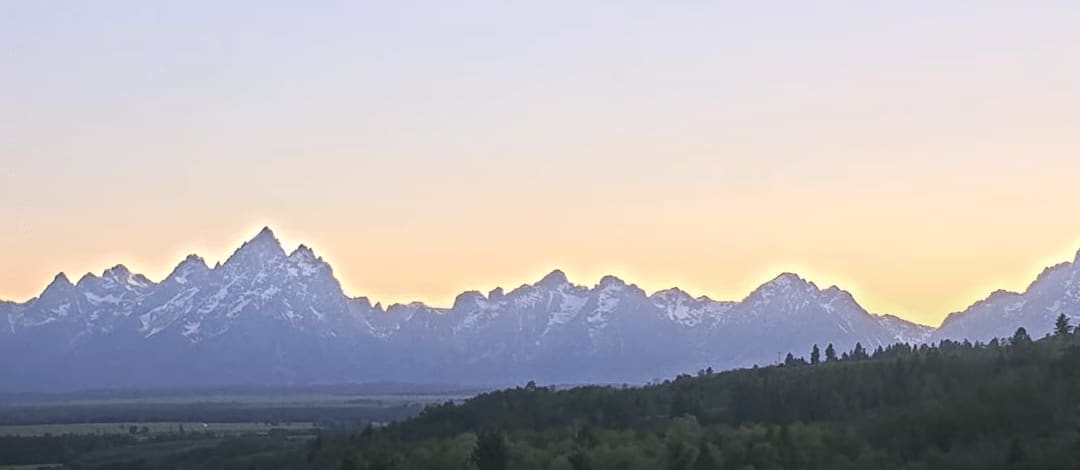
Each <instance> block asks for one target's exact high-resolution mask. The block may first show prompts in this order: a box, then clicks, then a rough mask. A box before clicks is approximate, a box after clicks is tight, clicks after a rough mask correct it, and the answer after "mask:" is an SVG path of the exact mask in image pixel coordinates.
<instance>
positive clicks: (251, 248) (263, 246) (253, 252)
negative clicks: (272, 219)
mask: <svg viewBox="0 0 1080 470" xmlns="http://www.w3.org/2000/svg"><path fill="white" fill-rule="evenodd" d="M237 256H241V257H244V258H249V257H252V256H254V257H256V258H276V257H279V256H280V257H284V256H285V250H284V249H283V248H282V247H281V242H280V241H279V240H278V239H277V237H276V236H275V235H274V231H273V230H270V227H263V229H262V230H260V231H259V233H258V234H256V235H255V238H252V239H251V240H249V241H247V242H246V243H244V244H243V245H242V246H241V247H240V249H238V250H236V252H235V253H233V255H232V256H231V257H229V260H228V261H233V260H234V259H235V258H237ZM228 261H226V264H228Z"/></svg>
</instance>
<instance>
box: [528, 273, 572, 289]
mask: <svg viewBox="0 0 1080 470" xmlns="http://www.w3.org/2000/svg"><path fill="white" fill-rule="evenodd" d="M569 283H570V281H569V280H567V279H566V273H564V272H562V270H561V269H556V270H554V271H552V272H550V273H548V274H547V275H546V276H544V277H543V278H542V279H540V281H538V282H537V283H536V285H537V286H541V287H547V288H556V287H559V286H563V285H567V284H569Z"/></svg>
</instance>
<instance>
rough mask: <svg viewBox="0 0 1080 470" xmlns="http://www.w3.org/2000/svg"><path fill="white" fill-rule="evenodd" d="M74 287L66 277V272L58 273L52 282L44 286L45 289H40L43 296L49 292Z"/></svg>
mask: <svg viewBox="0 0 1080 470" xmlns="http://www.w3.org/2000/svg"><path fill="white" fill-rule="evenodd" d="M74 288H75V285H74V284H72V283H71V280H70V279H68V277H67V274H64V273H58V274H57V275H56V276H55V277H53V280H52V282H50V283H49V285H48V286H46V287H45V290H44V291H42V293H41V297H45V296H46V295H47V294H50V293H54V292H62V291H65V290H69V289H74Z"/></svg>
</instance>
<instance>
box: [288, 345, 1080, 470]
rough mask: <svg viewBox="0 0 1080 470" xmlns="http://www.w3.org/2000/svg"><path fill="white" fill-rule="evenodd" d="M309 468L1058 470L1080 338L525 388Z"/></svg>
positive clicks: (347, 446)
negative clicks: (632, 384) (631, 382)
mask: <svg viewBox="0 0 1080 470" xmlns="http://www.w3.org/2000/svg"><path fill="white" fill-rule="evenodd" d="M308 459H309V462H310V463H311V464H312V465H313V466H315V467H323V468H363V469H396V468H401V469H427V468H431V469H436V468H438V469H452V468H460V469H466V468H474V469H478V470H492V469H574V470H580V469H634V468H641V469H653V468H670V469H789V468H790V469H794V468H798V469H843V468H874V469H888V468H898V469H899V468H903V469H921V468H933V469H943V468H964V469H967V468H970V469H976V468H978V469H985V468H1010V469H1012V468H1069V467H1072V466H1074V465H1075V462H1077V461H1078V460H1077V459H1080V335H1077V334H1072V333H1071V332H1069V328H1067V327H1066V326H1064V325H1059V328H1058V334H1055V335H1053V336H1051V337H1047V338H1044V339H1042V340H1039V341H1032V340H1031V339H1030V338H1029V337H1028V336H1027V333H1026V332H1024V331H1023V330H1022V329H1021V330H1019V331H1017V333H1016V334H1015V335H1014V336H1013V337H1012V338H1009V339H1004V340H1000V341H998V340H994V341H991V342H989V343H986V344H983V343H975V344H972V343H968V342H964V343H958V342H949V341H945V342H943V343H941V344H939V345H936V346H919V347H917V348H913V347H910V346H907V345H895V346H891V347H888V348H885V349H879V350H876V351H873V352H871V353H868V352H866V351H863V350H862V349H861V348H857V349H856V350H853V351H850V352H848V353H845V354H842V355H841V356H840V357H835V354H831V353H830V354H822V353H820V352H819V353H818V354H811V356H810V359H809V360H806V359H802V358H798V357H795V356H794V355H791V356H789V357H788V358H787V360H786V361H785V364H783V365H778V366H774V367H762V368H754V369H744V370H737V371H730V372H723V373H711V372H710V371H701V372H699V373H698V374H697V376H689V375H684V376H680V377H678V378H676V379H674V380H671V381H665V382H663V383H659V384H654V385H650V386H645V387H640V388H625V387H624V388H619V387H578V388H573V389H568V390H555V389H553V388H545V387H537V386H534V385H532V384H530V385H528V386H525V387H521V388H516V389H511V390H504V391H500V392H494V393H488V394H484V395H480V396H478V397H476V398H474V399H471V400H469V401H467V402H465V403H463V404H457V405H456V404H445V405H441V406H436V407H432V408H429V409H427V410H426V411H425V412H424V413H422V414H421V415H420V416H418V417H416V418H414V419H411V420H408V421H406V422H402V423H398V424H394V425H391V426H388V427H386V428H383V429H368V430H366V431H364V432H363V433H359V434H356V435H352V436H336V437H335V436H331V435H323V436H321V437H320V439H318V440H317V441H316V442H315V443H314V444H313V449H312V451H311V453H310V454H309V455H308Z"/></svg>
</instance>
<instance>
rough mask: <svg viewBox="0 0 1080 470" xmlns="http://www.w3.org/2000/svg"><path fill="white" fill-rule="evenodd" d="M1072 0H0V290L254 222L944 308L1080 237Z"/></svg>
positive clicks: (202, 242)
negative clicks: (786, 277) (802, 285)
mask: <svg viewBox="0 0 1080 470" xmlns="http://www.w3.org/2000/svg"><path fill="white" fill-rule="evenodd" d="M1078 24H1080V3H1078V2H1074V1H1039V0H1031V1H1025V2H1016V1H992V0H984V1H963V0H958V1H950V2H940V1H918V0H915V1H906V2H867V1H820V2H804V1H761V2H723V1H691V0H677V1H654V2H640V1H610V2H609V1H589V2H582V1H547V2H519V1H483V2H481V1H461V2H445V1H431V2H416V1H398V2H363V1H349V2H344V1H343V2H334V1H326V2H274V1H250V2H245V1H232V2H210V1H185V2H143V1H107V0H106V1H98V2H84V1H71V2H65V1H53V2H16V1H10V2H0V267H2V269H0V298H3V299H10V300H18V301H22V300H26V299H29V298H31V297H33V296H35V295H37V294H38V293H39V292H40V291H41V290H42V289H43V288H44V287H45V285H46V284H48V282H49V281H50V280H51V279H52V278H53V276H54V275H55V274H56V273H57V272H61V271H63V272H66V273H68V274H69V276H70V277H72V278H73V279H75V278H78V277H79V276H81V275H82V273H85V272H98V273H99V272H100V271H102V270H104V269H105V268H108V267H110V266H113V265H115V264H118V263H123V264H125V265H126V266H128V267H129V268H131V269H132V270H133V271H136V272H142V273H144V274H146V275H147V276H149V277H150V278H151V279H161V278H163V277H164V276H166V275H167V274H168V273H169V272H170V271H171V270H172V268H173V267H174V266H175V265H176V264H177V263H178V262H179V261H180V260H181V259H183V257H184V256H185V255H187V254H188V253H198V254H200V255H202V256H203V257H205V258H206V259H207V260H209V261H210V262H211V263H213V262H214V261H220V260H223V259H225V258H226V257H227V256H228V255H229V254H230V253H231V252H232V251H233V250H234V249H235V248H237V247H238V246H239V245H240V243H242V242H243V241H244V240H246V239H248V238H251V237H252V236H254V235H255V233H256V232H257V231H258V230H259V229H260V228H261V227H262V226H264V225H269V226H271V227H272V228H273V229H274V230H275V232H276V233H277V235H278V236H279V238H281V239H282V240H283V242H285V243H286V245H288V246H289V247H295V246H296V245H297V244H299V243H304V244H307V245H309V246H312V247H313V248H314V249H315V250H316V251H317V252H318V253H319V254H320V255H322V256H324V257H325V258H326V259H327V260H328V261H329V262H330V263H331V264H332V265H333V266H334V268H335V273H336V275H337V276H338V278H339V279H340V281H341V283H342V285H343V287H344V288H345V291H346V292H347V293H349V294H351V295H366V296H369V297H371V298H373V299H375V300H380V301H383V302H404V301H411V300H422V301H426V302H430V303H432V304H435V305H448V304H450V303H451V302H452V300H453V298H454V297H455V296H456V295H457V294H458V293H459V292H461V291H464V290H472V289H475V290H481V291H487V290H488V289H491V288H493V287H496V286H504V287H514V286H517V285H520V284H523V283H526V282H533V281H536V280H538V279H539V278H540V277H542V276H543V275H544V274H545V273H546V272H549V271H551V270H553V269H556V268H559V269H562V270H564V271H565V272H566V273H567V275H568V276H569V277H570V279H571V280H572V281H575V282H577V283H580V284H586V285H591V284H593V283H595V282H597V281H598V280H599V278H600V277H601V276H602V275H604V274H614V275H618V276H620V277H622V278H623V279H626V280H628V281H632V282H634V283H637V284H638V285H639V286H641V287H642V288H644V289H645V290H647V291H650V292H651V291H654V290H659V289H663V288H667V287H671V286H679V287H682V288H683V289H685V290H687V291H689V292H691V293H692V294H695V295H709V296H710V297H713V298H717V299H735V300H737V299H740V298H742V297H744V296H745V295H746V294H747V293H749V292H750V291H751V290H752V289H753V288H754V287H755V286H757V285H758V284H760V283H762V282H764V281H766V280H768V279H770V278H772V277H774V276H775V275H776V274H778V273H780V272H784V271H794V272H797V273H799V274H800V275H802V276H804V277H806V278H808V279H810V280H812V281H814V282H816V283H817V284H818V285H820V286H822V287H825V286H828V285H832V284H837V285H839V286H841V287H843V288H845V289H847V290H850V291H852V292H853V294H854V295H855V296H856V298H857V299H858V300H859V301H860V303H861V304H862V305H863V306H864V307H866V308H867V309H868V310H870V311H873V312H877V313H892V314H895V315H898V316H901V317H903V318H907V319H910V320H913V321H918V322H922V323H926V324H931V325H937V324H938V323H940V321H941V320H942V319H943V318H944V317H945V315H947V314H948V313H950V312H953V311H958V310H962V309H964V308H965V307H966V306H967V305H969V304H971V303H972V302H974V301H975V300H978V299H980V298H982V297H984V296H985V295H987V294H988V293H989V292H991V291H992V290H994V289H999V288H1003V289H1011V290H1022V289H1023V288H1024V287H1025V286H1026V285H1027V284H1028V283H1029V282H1030V281H1031V280H1032V279H1034V277H1035V276H1036V275H1037V274H1038V273H1039V272H1040V271H1041V270H1042V269H1043V268H1044V267H1046V266H1048V265H1051V264H1055V263H1058V262H1063V261H1068V260H1072V259H1073V258H1074V257H1075V254H1076V252H1077V250H1078V249H1080V217H1077V215H1076V214H1077V212H1076V211H1077V209H1078V207H1080V132H1078V131H1077V130H1078V129H1080V60H1077V59H1076V57H1077V51H1078V50H1080V28H1077V27H1076V25H1078Z"/></svg>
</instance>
